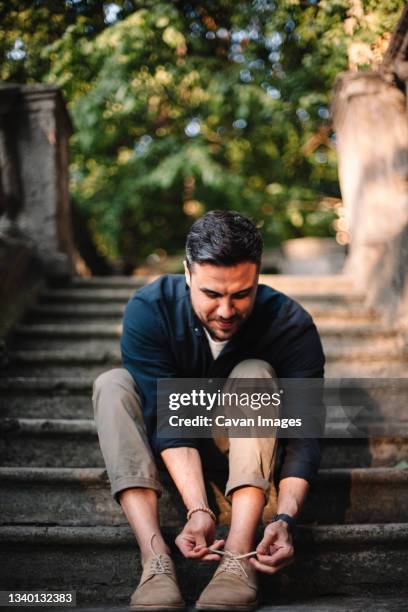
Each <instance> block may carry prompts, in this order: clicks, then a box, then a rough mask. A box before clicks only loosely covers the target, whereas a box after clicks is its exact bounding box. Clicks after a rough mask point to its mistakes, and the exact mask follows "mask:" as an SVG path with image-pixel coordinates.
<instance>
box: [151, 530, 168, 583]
mask: <svg viewBox="0 0 408 612" xmlns="http://www.w3.org/2000/svg"><path fill="white" fill-rule="evenodd" d="M155 537H156V534H155V533H154V534H153V535H152V537H151V538H150V550H151V551H152V555H153V559H152V560H151V562H150V568H149V570H150V571H151V572H152V573H153V574H171V565H170V559H169V558H168V557H167V556H166V557H165V556H163V555H158V554H157V552H156V551H155V550H154V548H153V540H154V538H155Z"/></svg>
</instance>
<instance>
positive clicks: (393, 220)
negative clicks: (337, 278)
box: [333, 72, 408, 323]
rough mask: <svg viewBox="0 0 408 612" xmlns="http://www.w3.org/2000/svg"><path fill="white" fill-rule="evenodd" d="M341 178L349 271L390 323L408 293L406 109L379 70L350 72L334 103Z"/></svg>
mask: <svg viewBox="0 0 408 612" xmlns="http://www.w3.org/2000/svg"><path fill="white" fill-rule="evenodd" d="M333 117H334V125H335V129H336V133H337V153H338V160H339V179H340V186H341V192H342V197H343V202H344V205H345V207H346V210H347V216H348V221H349V228H350V231H351V245H350V251H349V256H348V260H347V263H346V267H345V271H346V272H348V273H349V274H352V275H353V276H354V277H355V279H356V281H357V286H358V287H359V288H360V290H361V292H362V293H364V294H365V295H366V299H367V304H368V305H370V306H378V307H380V308H382V309H383V311H384V312H385V314H386V315H388V318H389V320H390V321H392V322H394V323H395V322H396V321H397V319H398V318H400V320H401V318H402V319H405V318H406V307H407V304H408V302H407V294H408V183H407V176H408V115H407V110H406V100H405V96H404V93H403V92H402V91H401V89H399V88H398V87H396V86H395V85H394V84H393V83H390V82H388V81H387V80H386V79H385V78H384V77H383V76H382V75H381V74H379V73H369V72H366V73H347V74H345V75H343V76H342V77H340V78H339V79H338V81H337V85H336V89H335V96H334V104H333Z"/></svg>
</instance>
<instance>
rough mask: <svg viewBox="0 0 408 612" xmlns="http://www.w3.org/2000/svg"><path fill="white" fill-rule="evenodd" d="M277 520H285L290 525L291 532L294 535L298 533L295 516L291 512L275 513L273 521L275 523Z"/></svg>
mask: <svg viewBox="0 0 408 612" xmlns="http://www.w3.org/2000/svg"><path fill="white" fill-rule="evenodd" d="M276 521H285V523H287V525H288V527H289V532H290V534H291V535H292V536H294V535H295V533H296V520H295V519H294V518H293V516H289V514H275V516H274V517H273V519H272V520H271V523H275V522H276Z"/></svg>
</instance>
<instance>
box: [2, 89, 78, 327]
mask: <svg viewBox="0 0 408 612" xmlns="http://www.w3.org/2000/svg"><path fill="white" fill-rule="evenodd" d="M71 132H72V126H71V122H70V119H69V116H68V113H67V111H66V108H65V104H64V101H63V98H62V95H61V93H60V91H59V90H58V89H57V88H55V87H45V86H42V85H34V86H26V85H23V86H22V85H13V84H5V83H3V84H1V85H0V178H1V181H0V278H1V281H0V298H1V299H0V301H1V303H2V305H3V307H4V305H5V304H6V303H12V302H13V301H14V302H15V301H17V302H19V300H20V296H21V294H22V293H24V287H26V288H27V287H32V286H33V285H35V283H36V278H37V279H40V278H50V277H51V278H52V277H61V276H64V277H66V276H69V275H70V274H71V273H72V272H73V269H74V261H75V248H74V243H73V239H72V228H71V218H70V201H69V192H68V138H69V136H70V134H71ZM0 314H1V316H2V317H3V318H4V316H6V315H5V314H4V308H2V311H1V313H0ZM1 327H2V326H1V323H0V329H1Z"/></svg>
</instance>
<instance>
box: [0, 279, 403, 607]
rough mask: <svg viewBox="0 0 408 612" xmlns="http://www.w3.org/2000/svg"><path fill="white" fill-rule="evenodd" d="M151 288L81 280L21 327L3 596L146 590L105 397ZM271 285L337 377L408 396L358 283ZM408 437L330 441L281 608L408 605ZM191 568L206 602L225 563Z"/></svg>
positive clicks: (48, 298)
mask: <svg viewBox="0 0 408 612" xmlns="http://www.w3.org/2000/svg"><path fill="white" fill-rule="evenodd" d="M147 280H148V279H146V278H141V279H138V280H132V279H127V278H119V277H114V278H104V279H98V278H92V279H89V280H84V279H74V280H73V281H72V282H71V283H70V285H69V286H66V287H63V288H50V289H47V290H46V291H44V292H43V294H42V296H41V299H40V301H39V303H38V304H37V305H36V306H35V307H34V308H32V310H31V311H30V312H29V313H28V315H27V317H26V319H25V321H24V322H22V323H21V325H19V326H17V327H16V329H15V330H14V333H13V336H12V338H11V340H10V342H9V345H8V350H7V352H6V353H5V354H4V356H3V369H2V374H1V377H0V465H1V468H0V543H1V544H0V568H1V569H0V584H1V589H9V590H10V589H26V590H39V589H49V590H52V589H53V590H64V589H65V590H67V589H75V590H76V591H77V601H78V604H79V605H81V606H85V605H86V604H87V603H88V604H92V605H100V604H105V605H106V604H109V603H112V604H116V605H118V604H126V603H127V601H128V598H129V595H130V593H131V592H132V590H133V589H134V587H135V585H136V582H137V576H138V573H139V572H140V563H139V557H138V551H137V547H136V545H135V541H134V538H133V536H132V534H131V531H130V529H129V527H128V526H127V524H126V521H125V519H124V517H123V515H122V513H121V511H120V509H119V507H118V506H117V504H116V503H115V502H114V501H113V500H112V498H111V496H110V492H109V485H108V482H107V478H106V474H105V471H104V466H103V460H102V457H101V454H100V451H99V446H98V441H97V435H96V431H95V426H94V423H93V419H92V406H91V401H90V395H91V387H92V381H93V379H94V378H95V377H96V375H97V374H98V373H100V372H102V371H104V370H106V369H109V368H110V367H112V366H114V365H116V364H119V362H120V356H119V343H118V339H119V337H120V333H121V317H122V313H123V309H124V305H125V303H126V301H127V300H128V298H129V297H130V295H131V294H132V293H133V292H134V290H135V289H136V288H137V287H138V286H141V285H143V284H144V283H145V282H146V281H147ZM262 282H265V283H267V284H271V285H273V286H274V287H276V288H278V289H280V290H282V291H284V292H285V293H288V294H289V295H291V296H292V297H294V298H295V299H298V300H299V301H300V302H301V303H302V304H303V305H304V306H305V307H306V308H307V310H309V312H310V313H311V314H312V315H313V317H314V319H315V322H316V324H317V326H318V328H319V331H320V334H321V337H322V340H323V344H324V348H325V353H326V357H327V369H326V373H327V376H328V377H333V378H334V377H341V376H346V377H354V378H356V377H379V378H380V377H381V378H385V377H391V378H400V379H402V380H401V393H402V394H403V393H405V397H407V394H406V389H407V385H406V379H407V365H408V352H407V348H406V343H405V341H404V338H403V337H402V336H401V334H400V333H399V332H398V331H397V330H395V329H392V328H390V327H389V326H388V327H387V326H385V325H384V324H383V322H382V321H381V318H380V317H379V315H378V314H377V313H375V312H373V311H368V310H367V309H365V308H364V307H363V300H362V296H361V295H359V294H358V292H357V291H356V290H355V288H354V286H353V284H352V282H351V280H350V279H347V278H343V277H316V278H307V277H293V276H292V277H284V276H274V277H263V278H262ZM403 379H405V381H404V380H403ZM403 433H404V432H403V431H402V432H401V434H402V435H398V436H394V437H392V438H391V437H389V438H381V439H347V438H331V439H327V440H325V441H324V451H323V461H322V467H321V470H320V473H319V478H318V482H317V485H316V487H315V488H314V490H313V492H312V493H311V495H310V497H309V500H308V502H307V505H306V506H305V508H304V512H303V514H302V520H301V523H302V527H300V528H299V536H298V543H297V546H296V550H297V561H296V564H294V566H292V567H291V568H290V569H289V570H288V571H285V572H281V573H280V574H279V575H277V576H275V577H273V578H270V577H265V576H264V577H262V579H263V591H264V597H265V602H266V603H267V604H269V606H271V605H273V606H274V605H277V606H278V607H279V609H280V610H282V611H285V610H287V609H289V607H287V605H289V604H290V609H291V610H326V609H327V610H343V609H344V610H345V609H347V610H357V609H358V610H363V609H367V606H369V607H371V608H372V609H375V610H403V609H406V596H407V594H408V585H407V579H406V576H407V571H408V554H407V551H408V522H407V518H408V516H407V508H408V469H406V468H407V467H408V462H407V460H408V438H407V437H405V436H404V435H403ZM163 479H164V481H165V483H166V485H167V486H166V492H165V494H164V495H163V498H162V500H161V507H160V513H161V520H162V524H163V526H164V531H165V533H166V534H167V536H168V538H169V540H174V537H175V535H176V534H177V533H178V531H179V529H180V527H181V526H182V525H183V519H184V510H183V507H182V505H181V504H180V500H179V498H178V496H177V493H176V492H175V491H174V488H173V487H172V485H171V483H170V482H169V480H168V478H167V477H166V475H165V474H164V475H163ZM210 480H211V488H210V492H211V495H212V498H213V501H214V503H215V504H216V505H218V509H219V514H220V522H221V525H220V527H219V532H220V533H221V534H222V533H223V532H225V529H226V527H225V523H226V522H228V516H229V508H228V505H227V504H226V502H225V500H224V499H223V496H222V494H221V493H220V489H219V487H218V486H217V482H216V478H215V477H214V478H212V476H211V475H210ZM177 564H178V566H179V568H180V572H179V574H180V583H181V586H182V589H183V591H184V593H186V594H187V595H188V598H189V601H190V603H191V602H194V600H195V598H196V597H197V595H198V593H199V591H200V589H201V588H203V586H204V585H205V584H206V582H207V581H208V580H209V577H210V575H211V574H212V572H213V564H199V563H193V562H188V563H186V561H185V560H183V559H182V558H181V557H180V556H178V557H177ZM183 570H184V571H183ZM84 609H85V608H84ZM268 609H269V608H268Z"/></svg>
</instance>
